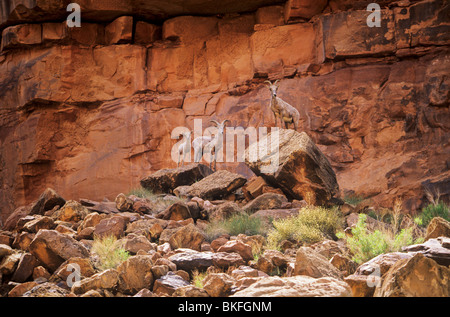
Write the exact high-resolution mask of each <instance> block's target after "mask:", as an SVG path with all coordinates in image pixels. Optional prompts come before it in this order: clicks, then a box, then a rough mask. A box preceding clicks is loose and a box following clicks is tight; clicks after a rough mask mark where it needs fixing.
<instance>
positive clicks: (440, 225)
mask: <svg viewBox="0 0 450 317" xmlns="http://www.w3.org/2000/svg"><path fill="white" fill-rule="evenodd" d="M439 237H447V238H450V222H449V221H447V220H445V219H444V218H441V217H434V218H433V219H431V221H430V223H429V224H428V227H427V232H426V236H425V241H426V240H429V239H435V238H439Z"/></svg>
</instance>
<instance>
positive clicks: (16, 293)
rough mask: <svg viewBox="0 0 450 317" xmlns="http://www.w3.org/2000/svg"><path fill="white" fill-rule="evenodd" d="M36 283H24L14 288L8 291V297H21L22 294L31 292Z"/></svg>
mask: <svg viewBox="0 0 450 317" xmlns="http://www.w3.org/2000/svg"><path fill="white" fill-rule="evenodd" d="M37 285H38V283H36V282H34V281H33V282H26V283H21V284H19V285H16V286H14V288H13V289H12V290H10V291H9V293H8V297H22V296H23V294H25V293H26V292H28V291H29V290H31V289H32V288H33V287H35V286H37Z"/></svg>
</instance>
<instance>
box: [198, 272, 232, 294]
mask: <svg viewBox="0 0 450 317" xmlns="http://www.w3.org/2000/svg"><path fill="white" fill-rule="evenodd" d="M234 282H235V279H234V278H232V277H231V276H230V275H228V274H226V273H210V274H208V276H206V278H205V279H204V280H203V289H204V290H205V291H206V292H207V293H208V295H209V296H211V297H227V296H228V295H230V294H231V288H232V287H233V284H234Z"/></svg>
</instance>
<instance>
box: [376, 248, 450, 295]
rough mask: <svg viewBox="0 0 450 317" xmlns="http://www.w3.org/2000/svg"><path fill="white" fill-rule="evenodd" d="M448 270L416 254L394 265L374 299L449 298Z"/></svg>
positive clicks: (449, 274) (449, 272) (378, 287)
mask: <svg viewBox="0 0 450 317" xmlns="http://www.w3.org/2000/svg"><path fill="white" fill-rule="evenodd" d="M449 280H450V269H449V268H448V267H446V266H442V265H439V264H437V263H436V262H435V261H433V260H431V259H429V258H427V257H425V256H424V255H422V254H420V253H418V254H415V255H414V256H413V257H412V258H410V259H405V260H400V261H398V262H397V263H396V264H394V265H393V266H392V267H391V268H390V269H389V271H388V272H387V273H386V275H385V276H384V278H383V282H382V283H381V284H380V285H379V286H377V288H376V290H375V294H374V296H375V297H449V296H450V288H449Z"/></svg>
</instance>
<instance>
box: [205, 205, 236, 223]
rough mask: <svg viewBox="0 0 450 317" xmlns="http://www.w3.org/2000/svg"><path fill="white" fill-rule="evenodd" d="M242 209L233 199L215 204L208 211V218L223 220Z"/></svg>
mask: <svg viewBox="0 0 450 317" xmlns="http://www.w3.org/2000/svg"><path fill="white" fill-rule="evenodd" d="M242 212H243V210H242V208H241V207H239V205H238V204H236V203H235V202H233V201H227V202H225V203H223V204H220V205H217V206H215V207H214V208H213V209H211V210H210V211H209V212H208V215H209V218H210V219H215V220H225V219H227V218H229V217H231V216H233V215H236V214H240V213H242Z"/></svg>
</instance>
